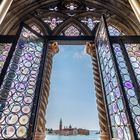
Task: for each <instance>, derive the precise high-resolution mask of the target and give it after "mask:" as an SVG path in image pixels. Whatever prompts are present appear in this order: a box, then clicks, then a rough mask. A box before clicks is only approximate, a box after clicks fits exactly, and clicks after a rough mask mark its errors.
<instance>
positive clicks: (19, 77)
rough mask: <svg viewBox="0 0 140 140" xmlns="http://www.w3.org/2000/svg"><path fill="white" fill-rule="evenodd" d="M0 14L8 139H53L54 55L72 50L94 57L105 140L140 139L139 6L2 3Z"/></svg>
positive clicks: (61, 0) (130, 0) (121, 0)
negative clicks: (49, 126) (49, 116)
mask: <svg viewBox="0 0 140 140" xmlns="http://www.w3.org/2000/svg"><path fill="white" fill-rule="evenodd" d="M0 10H1V11H0V12H1V13H0V140H4V139H6V140H44V139H45V133H46V131H45V130H46V128H45V123H46V120H45V111H46V108H47V104H48V96H49V90H50V82H51V81H50V77H51V70H52V68H53V64H52V63H53V56H54V55H55V54H56V53H59V44H68V43H70V44H85V50H86V52H87V54H89V57H91V60H92V65H93V80H94V83H95V90H96V99H97V109H98V117H99V125H100V139H101V140H139V139H140V1H139V0H104V1H101V0H47V1H46V0H28V1H27V0H2V1H1V2H0ZM61 129H62V125H60V130H61Z"/></svg>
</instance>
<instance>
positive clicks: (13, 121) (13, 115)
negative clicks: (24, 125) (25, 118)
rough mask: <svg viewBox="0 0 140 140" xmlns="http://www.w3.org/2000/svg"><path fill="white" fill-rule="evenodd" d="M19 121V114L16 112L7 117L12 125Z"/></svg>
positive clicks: (7, 120)
mask: <svg viewBox="0 0 140 140" xmlns="http://www.w3.org/2000/svg"><path fill="white" fill-rule="evenodd" d="M17 121H18V116H17V115H16V114H10V115H8V116H7V118H6V122H7V123H8V124H10V125H13V124H15V123H16V122H17Z"/></svg>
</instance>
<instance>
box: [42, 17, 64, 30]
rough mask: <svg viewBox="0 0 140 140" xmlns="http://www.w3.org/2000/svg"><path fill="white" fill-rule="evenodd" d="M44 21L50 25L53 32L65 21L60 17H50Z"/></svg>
mask: <svg viewBox="0 0 140 140" xmlns="http://www.w3.org/2000/svg"><path fill="white" fill-rule="evenodd" d="M43 21H44V22H45V23H47V24H48V25H49V27H50V28H51V30H53V29H54V28H55V27H56V26H57V25H59V24H60V23H62V22H63V20H62V19H61V18H59V17H48V18H45V19H43Z"/></svg>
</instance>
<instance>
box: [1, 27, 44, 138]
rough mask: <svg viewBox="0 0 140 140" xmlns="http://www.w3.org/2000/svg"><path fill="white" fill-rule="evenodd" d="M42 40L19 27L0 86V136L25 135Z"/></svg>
mask: <svg viewBox="0 0 140 140" xmlns="http://www.w3.org/2000/svg"><path fill="white" fill-rule="evenodd" d="M42 49H43V40H42V39H41V38H40V37H38V36H36V35H35V34H34V33H31V32H30V31H29V30H28V29H26V28H23V29H22V32H21V35H20V37H19V40H18V43H17V46H16V49H15V52H14V54H13V57H12V59H11V61H10V65H9V68H8V70H7V74H6V76H5V78H4V82H3V84H2V86H1V89H0V139H19V138H22V139H23V138H26V139H28V138H27V132H28V129H29V124H30V122H29V120H30V117H31V110H32V106H33V100H34V96H35V87H36V81H37V78H38V73H39V66H40V61H41V56H42Z"/></svg>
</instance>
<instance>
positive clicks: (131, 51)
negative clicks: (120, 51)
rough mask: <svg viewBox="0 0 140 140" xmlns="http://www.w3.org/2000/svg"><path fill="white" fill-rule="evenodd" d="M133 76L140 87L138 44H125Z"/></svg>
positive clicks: (139, 46) (139, 53)
mask: <svg viewBox="0 0 140 140" xmlns="http://www.w3.org/2000/svg"><path fill="white" fill-rule="evenodd" d="M125 47H126V50H127V52H128V55H129V59H130V61H131V64H132V67H133V70H134V73H135V76H136V78H137V81H138V83H139V85H140V44H125Z"/></svg>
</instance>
